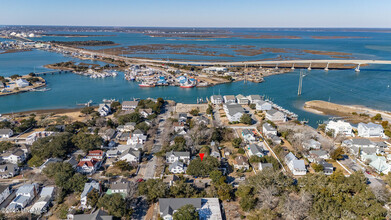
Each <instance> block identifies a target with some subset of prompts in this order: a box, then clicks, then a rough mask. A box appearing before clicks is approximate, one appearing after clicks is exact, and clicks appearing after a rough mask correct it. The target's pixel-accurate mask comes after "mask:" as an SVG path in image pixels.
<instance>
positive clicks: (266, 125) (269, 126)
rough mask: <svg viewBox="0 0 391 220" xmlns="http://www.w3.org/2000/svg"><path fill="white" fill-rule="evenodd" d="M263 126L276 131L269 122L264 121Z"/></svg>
mask: <svg viewBox="0 0 391 220" xmlns="http://www.w3.org/2000/svg"><path fill="white" fill-rule="evenodd" d="M263 127H264V128H265V129H266V130H268V131H277V129H275V128H274V127H273V126H271V125H270V124H269V123H264V124H263Z"/></svg>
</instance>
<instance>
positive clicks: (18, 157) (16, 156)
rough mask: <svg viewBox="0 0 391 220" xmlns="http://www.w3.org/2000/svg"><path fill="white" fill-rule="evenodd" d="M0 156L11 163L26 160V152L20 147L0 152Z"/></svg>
mask: <svg viewBox="0 0 391 220" xmlns="http://www.w3.org/2000/svg"><path fill="white" fill-rule="evenodd" d="M1 157H2V158H3V160H5V161H7V162H8V163H13V164H18V163H22V162H24V161H25V160H26V154H25V153H24V151H23V150H21V149H15V150H14V151H11V152H6V153H3V154H1Z"/></svg>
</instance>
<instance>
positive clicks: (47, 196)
mask: <svg viewBox="0 0 391 220" xmlns="http://www.w3.org/2000/svg"><path fill="white" fill-rule="evenodd" d="M53 195H54V187H43V188H42V190H41V193H40V198H39V199H38V201H37V202H35V203H34V205H33V206H32V207H31V208H30V213H34V214H36V215H40V214H42V213H45V212H46V211H47V210H48V208H49V205H50V203H51V201H52V199H53Z"/></svg>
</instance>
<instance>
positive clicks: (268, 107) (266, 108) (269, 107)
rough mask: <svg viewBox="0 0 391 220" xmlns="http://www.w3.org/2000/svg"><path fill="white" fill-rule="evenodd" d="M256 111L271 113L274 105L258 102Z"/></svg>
mask: <svg viewBox="0 0 391 220" xmlns="http://www.w3.org/2000/svg"><path fill="white" fill-rule="evenodd" d="M255 109H256V110H257V111H269V110H272V104H270V103H269V102H266V101H263V100H261V101H258V102H256V105H255Z"/></svg>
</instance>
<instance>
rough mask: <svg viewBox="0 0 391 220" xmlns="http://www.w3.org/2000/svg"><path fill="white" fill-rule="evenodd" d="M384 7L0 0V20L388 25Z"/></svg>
mask: <svg viewBox="0 0 391 220" xmlns="http://www.w3.org/2000/svg"><path fill="white" fill-rule="evenodd" d="M390 11H391V1H390V0H323V1H321V0H139V1H136V0H110V1H108V0H0V24H1V25H70V26H135V27H144V26H147V27H369V28H391V13H390Z"/></svg>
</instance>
